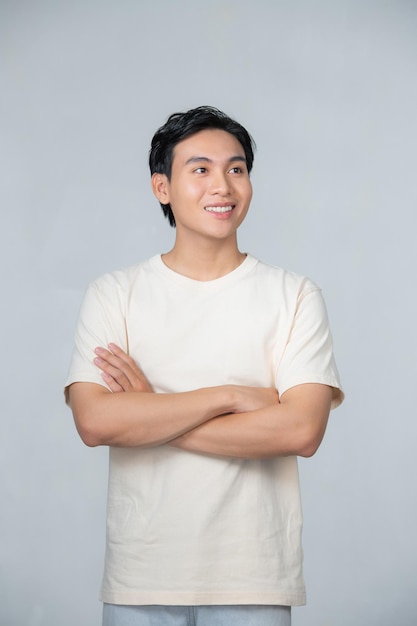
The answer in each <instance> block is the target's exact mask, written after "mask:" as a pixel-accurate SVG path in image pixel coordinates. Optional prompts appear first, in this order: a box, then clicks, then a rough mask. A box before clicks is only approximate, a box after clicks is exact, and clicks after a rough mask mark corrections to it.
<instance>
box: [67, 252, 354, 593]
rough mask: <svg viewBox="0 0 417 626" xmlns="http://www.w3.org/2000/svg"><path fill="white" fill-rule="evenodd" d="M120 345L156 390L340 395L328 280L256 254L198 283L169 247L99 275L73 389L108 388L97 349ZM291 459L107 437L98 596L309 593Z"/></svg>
mask: <svg viewBox="0 0 417 626" xmlns="http://www.w3.org/2000/svg"><path fill="white" fill-rule="evenodd" d="M109 342H114V343H117V344H118V345H120V347H122V348H123V349H124V350H126V351H127V352H129V354H130V355H131V356H132V357H133V358H134V359H135V361H136V362H137V363H138V365H139V367H140V368H141V369H142V370H143V371H144V373H145V375H146V376H147V378H148V379H149V381H150V383H151V384H152V386H153V389H154V391H155V392H156V393H172V392H181V391H188V390H192V389H197V388H200V387H208V386H215V385H224V384H239V385H253V386H264V387H267V386H275V387H276V388H277V389H278V391H279V393H280V395H282V394H283V393H284V391H286V390H287V389H289V388H290V387H293V386H295V385H299V384H302V383H322V384H325V385H330V386H332V387H333V388H334V398H333V406H337V405H338V404H339V403H340V402H341V400H342V397H343V394H342V392H341V391H340V383H339V376H338V373H337V369H336V365H335V362H334V358H333V351H332V340H331V335H330V331H329V327H328V321H327V314H326V309H325V305H324V302H323V299H322V295H321V291H320V289H319V288H318V287H317V286H316V285H314V283H312V282H311V281H310V280H309V279H307V278H304V277H302V276H299V275H297V274H293V273H290V272H287V271H285V270H283V269H280V268H275V267H272V266H269V265H266V264H264V263H261V262H260V261H258V260H257V259H255V258H254V257H253V256H251V255H247V257H246V259H245V260H244V262H243V263H242V264H241V265H240V266H239V267H238V268H237V269H235V270H234V271H233V272H231V273H229V274H227V275H226V276H222V277H221V278H218V279H216V280H212V281H204V282H202V281H196V280H193V279H190V278H187V277H185V276H182V275H180V274H177V273H176V272H174V271H172V270H170V269H169V268H168V267H167V266H166V265H165V264H164V263H163V261H162V259H161V257H160V256H155V257H153V258H151V259H150V260H148V261H146V262H144V263H141V264H139V265H137V266H134V267H131V268H128V269H126V270H123V271H118V272H114V273H112V274H106V275H104V276H102V277H101V278H99V279H98V280H96V281H95V282H93V283H92V284H91V285H90V287H89V289H88V291H87V294H86V296H85V299H84V302H83V305H82V308H81V313H80V318H79V322H78V327H77V331H76V336H75V349H74V353H73V358H72V364H71V368H70V372H69V376H68V379H67V381H66V386H68V385H70V384H71V383H73V382H90V383H97V384H99V385H104V383H103V379H102V378H101V376H100V372H99V370H98V369H97V368H96V366H95V365H94V363H93V359H94V357H95V354H94V348H95V347H96V346H107V344H108V343H109ZM301 527H302V516H301V506H300V493H299V484H298V471H297V459H296V457H277V458H269V459H263V460H247V459H236V458H228V457H221V456H209V455H203V454H196V453H191V452H186V451H183V450H179V449H176V448H171V447H170V446H169V445H162V446H157V447H153V448H110V469H109V489H108V509H107V543H106V560H105V571H104V577H103V584H102V591H101V599H102V600H103V601H104V602H107V603H114V604H164V605H197V604H283V605H300V604H304V602H305V590H304V582H303V575H302V548H301Z"/></svg>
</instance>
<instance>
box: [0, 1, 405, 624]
mask: <svg viewBox="0 0 417 626" xmlns="http://www.w3.org/2000/svg"><path fill="white" fill-rule="evenodd" d="M416 33H417V3H416V2H414V1H413V0H409V1H407V0H397V1H392V2H389V1H384V0H380V1H376V0H375V1H373V2H371V1H368V0H328V1H327V0H316V1H313V0H311V1H308V0H305V1H297V0H294V1H291V0H257V1H256V2H255V1H254V0H250V1H249V0H213V1H206V2H202V1H200V0H194V1H191V0H178V1H175V0H171V1H168V0H166V1H164V0H153V2H150V1H149V2H142V1H140V0H136V1H134V0H102V1H101V2H99V1H98V0H73V1H71V0H67V1H62V0H51V1H49V2H48V1H47V0H38V1H37V0H32V1H30V0H26V1H25V0H9V1H8V0H1V1H0V74H1V75H0V80H1V84H0V124H1V140H0V179H1V191H0V204H1V235H2V237H1V239H2V240H1V246H0V250H1V272H2V277H1V326H0V328H1V347H2V357H1V376H0V380H1V396H0V398H1V404H0V406H1V438H0V472H1V487H0V489H1V491H0V507H1V509H0V546H1V552H0V624H1V626H74V624H77V626H98V625H99V624H100V615H101V605H100V604H99V602H98V599H97V597H98V589H99V585H100V579H101V573H102V565H103V553H104V531H105V496H106V481H107V450H106V449H105V448H103V449H101V448H96V449H88V448H87V447H85V446H84V445H83V444H82V442H81V440H80V439H79V438H78V435H77V434H76V432H75V428H74V425H73V421H72V417H71V414H70V412H69V410H68V409H67V408H66V407H65V405H64V402H63V394H62V388H63V384H64V381H65V377H66V373H67V369H68V365H69V360H70V355H71V349H72V337H73V332H74V327H75V323H76V318H77V313H78V308H79V306H80V302H81V299H82V296H83V293H84V290H85V288H86V286H87V284H88V282H89V281H90V280H92V279H93V278H95V277H96V276H97V275H99V274H102V273H104V272H106V271H109V270H113V269H117V268H120V267H124V266H126V265H131V264H133V263H136V262H138V261H141V260H143V259H146V258H147V257H149V256H151V255H153V254H156V253H158V252H163V251H167V250H168V249H169V248H170V246H171V245H172V242H173V234H174V233H173V231H172V229H170V227H169V225H168V223H167V222H166V221H165V220H164V219H163V216H162V212H161V210H160V208H159V205H158V203H157V202H156V200H155V199H154V198H153V196H152V194H151V190H150V185H149V173H148V169H147V154H148V149H149V144H150V140H151V137H152V135H153V133H154V131H155V130H156V128H157V127H159V126H160V125H161V124H162V123H163V122H164V121H165V119H166V117H167V116H168V115H169V114H170V113H172V112H174V111H178V110H185V109H188V108H191V107H193V106H198V105H200V104H211V105H214V106H217V107H219V108H221V109H223V110H225V111H226V112H227V113H228V114H230V115H231V116H233V117H235V118H236V119H238V120H239V121H240V122H241V123H243V124H244V125H245V126H246V127H247V128H248V129H249V130H250V132H251V133H252V134H253V136H254V138H255V140H256V143H257V146H258V150H257V154H256V158H255V165H254V171H253V176H252V179H253V185H254V190H255V193H254V199H253V203H252V206H251V211H250V215H249V216H248V218H247V221H246V222H245V224H244V225H243V226H242V227H241V231H240V247H241V249H242V250H243V251H250V252H251V253H252V254H254V255H255V256H258V257H260V258H262V259H263V260H265V261H267V262H269V263H272V264H275V265H281V266H284V267H286V268H287V269H290V270H293V271H296V272H299V273H302V274H307V275H308V276H310V277H311V278H312V279H313V280H314V281H316V282H317V283H318V284H319V285H321V287H322V288H323V291H324V295H325V299H326V302H327V305H328V310H329V316H330V320H331V325H332V330H333V335H334V340H335V349H336V357H337V362H338V366H339V369H340V373H341V376H342V380H343V385H344V388H345V391H346V396H347V398H346V402H345V403H344V405H343V406H342V407H341V408H339V409H337V411H335V412H334V414H333V415H332V418H331V421H330V424H329V428H328V432H327V434H326V437H325V440H324V443H323V445H322V447H321V448H320V450H319V452H318V453H317V455H316V456H315V457H313V458H312V459H309V460H302V461H301V462H300V468H301V480H302V493H303V502H304V515H305V531H304V550H305V574H306V582H307V589H308V604H307V606H306V607H303V608H299V609H296V610H294V612H293V616H294V617H293V623H294V625H295V626H301V625H303V626H352V625H353V624H354V625H355V626H388V625H390V626H391V625H392V624H401V626H412V625H415V624H416V623H417V576H416V565H417V541H416V528H417V504H416V476H417V462H416V455H415V447H416V435H417V426H416V409H415V404H416V402H415V377H416V349H417V341H416V339H417V335H416V315H417V310H416V308H417V307H416V297H415V291H416V278H415V269H416V212H417V192H416V165H417V150H416V142H417V127H416V118H417V115H416V111H417V79H416V76H417V36H416Z"/></svg>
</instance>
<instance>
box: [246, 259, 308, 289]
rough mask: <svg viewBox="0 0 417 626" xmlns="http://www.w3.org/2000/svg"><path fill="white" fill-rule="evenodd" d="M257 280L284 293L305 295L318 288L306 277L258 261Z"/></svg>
mask: <svg viewBox="0 0 417 626" xmlns="http://www.w3.org/2000/svg"><path fill="white" fill-rule="evenodd" d="M255 269H256V274H257V280H259V281H265V282H266V283H269V284H273V285H276V286H277V288H279V289H282V290H285V291H296V292H298V293H301V292H302V293H305V292H308V291H310V290H319V289H320V288H319V287H318V286H317V285H316V283H314V282H313V281H312V280H311V279H310V278H309V277H308V276H305V275H303V274H299V273H297V272H293V271H290V270H287V269H285V268H283V267H280V266H277V265H273V264H271V263H266V262H265V261H258V263H257V264H256V267H255Z"/></svg>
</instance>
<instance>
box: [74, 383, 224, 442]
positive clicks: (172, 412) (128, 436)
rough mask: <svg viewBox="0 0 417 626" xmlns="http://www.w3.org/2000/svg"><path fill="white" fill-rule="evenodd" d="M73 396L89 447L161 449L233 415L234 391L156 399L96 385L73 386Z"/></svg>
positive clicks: (201, 391)
mask: <svg viewBox="0 0 417 626" xmlns="http://www.w3.org/2000/svg"><path fill="white" fill-rule="evenodd" d="M69 397H70V405H71V409H72V411H73V414H74V418H75V423H76V426H77V429H78V432H79V433H80V436H81V438H82V439H83V441H84V442H85V443H86V444H87V445H89V446H97V445H112V446H126V447H130V446H154V445H160V444H163V443H166V442H168V441H170V440H171V439H173V438H175V437H178V436H181V435H183V434H184V433H186V432H187V431H189V430H192V429H194V428H196V427H197V426H199V425H201V424H203V423H204V422H205V421H207V420H210V419H212V418H213V417H216V416H218V415H221V414H223V413H227V412H229V411H232V410H234V397H233V391H232V389H231V387H229V386H223V387H208V388H205V389H197V390H195V391H190V392H184V393H175V394H156V393H143V392H139V393H138V392H126V393H110V392H109V391H108V390H106V389H105V388H104V387H101V386H100V385H95V384H93V383H74V384H73V385H71V387H70V390H69Z"/></svg>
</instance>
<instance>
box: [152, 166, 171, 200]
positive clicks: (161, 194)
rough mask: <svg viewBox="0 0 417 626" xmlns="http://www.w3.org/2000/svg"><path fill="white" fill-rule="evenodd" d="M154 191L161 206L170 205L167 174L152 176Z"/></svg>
mask: <svg viewBox="0 0 417 626" xmlns="http://www.w3.org/2000/svg"><path fill="white" fill-rule="evenodd" d="M151 185H152V191H153V192H154V194H155V196H156V197H157V199H158V200H159V202H160V203H161V204H169V180H168V177H167V175H166V174H158V173H155V174H152V178H151Z"/></svg>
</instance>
